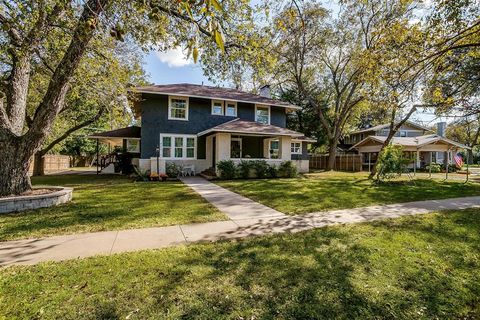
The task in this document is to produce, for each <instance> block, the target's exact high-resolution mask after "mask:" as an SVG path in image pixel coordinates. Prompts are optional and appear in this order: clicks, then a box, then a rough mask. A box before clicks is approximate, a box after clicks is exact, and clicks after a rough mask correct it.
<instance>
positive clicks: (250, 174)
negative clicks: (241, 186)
mask: <svg viewBox="0 0 480 320" xmlns="http://www.w3.org/2000/svg"><path fill="white" fill-rule="evenodd" d="M253 162H254V161H248V160H247V161H245V160H242V161H240V163H239V164H238V175H239V176H240V178H243V179H248V178H255V176H256V175H255V170H254V163H253Z"/></svg>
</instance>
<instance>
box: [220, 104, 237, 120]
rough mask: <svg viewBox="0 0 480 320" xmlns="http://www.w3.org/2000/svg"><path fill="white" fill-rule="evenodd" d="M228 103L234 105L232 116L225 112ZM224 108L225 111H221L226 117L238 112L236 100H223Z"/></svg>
mask: <svg viewBox="0 0 480 320" xmlns="http://www.w3.org/2000/svg"><path fill="white" fill-rule="evenodd" d="M229 104H233V105H234V106H235V114H234V115H233V116H230V115H228V114H227V107H228V105H229ZM224 110H225V111H224V112H223V114H224V115H225V116H226V117H236V116H237V114H238V108H237V102H236V101H230V100H225V106H224Z"/></svg>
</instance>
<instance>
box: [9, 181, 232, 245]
mask: <svg viewBox="0 0 480 320" xmlns="http://www.w3.org/2000/svg"><path fill="white" fill-rule="evenodd" d="M33 183H34V184H35V185H61V186H71V187H74V193H73V201H72V202H71V203H68V204H64V205H60V206H58V207H51V208H44V209H39V210H35V211H25V212H21V213H12V214H2V215H0V240H11V239H20V238H27V237H40V236H50V235H58V234H69V233H77V232H92V231H103V230H118V229H129V228H143V227H153V226H166V225H173V224H183V223H194V222H208V221H215V220H223V219H226V216H225V215H223V214H222V213H220V212H219V211H218V210H217V209H216V208H214V207H213V206H212V205H210V204H209V203H207V202H206V201H205V200H203V199H202V198H201V197H200V196H198V195H197V194H196V193H195V192H194V191H192V190H191V189H190V188H188V187H187V186H185V185H184V184H182V183H181V182H164V183H145V182H132V180H131V179H128V178H125V177H121V176H113V175H99V176H97V175H63V176H44V177H34V178H33Z"/></svg>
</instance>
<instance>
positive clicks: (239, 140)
mask: <svg viewBox="0 0 480 320" xmlns="http://www.w3.org/2000/svg"><path fill="white" fill-rule="evenodd" d="M230 140H231V141H238V142H240V157H238V158H233V157H232V148H231V145H232V143H231V142H230V158H231V159H242V157H243V141H242V138H230Z"/></svg>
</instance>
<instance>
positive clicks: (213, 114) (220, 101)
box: [210, 100, 225, 116]
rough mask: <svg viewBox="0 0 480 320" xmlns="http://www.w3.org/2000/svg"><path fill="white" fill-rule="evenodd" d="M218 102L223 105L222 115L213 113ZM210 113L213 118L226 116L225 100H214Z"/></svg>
mask: <svg viewBox="0 0 480 320" xmlns="http://www.w3.org/2000/svg"><path fill="white" fill-rule="evenodd" d="M216 102H219V103H220V104H221V107H222V113H220V114H217V113H213V107H214V106H215V103H216ZM210 113H211V115H212V116H224V115H225V104H224V101H223V100H212V108H211V110H210Z"/></svg>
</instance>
